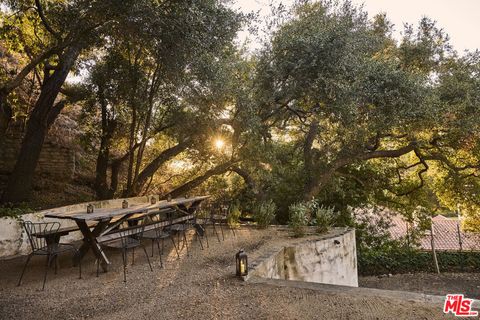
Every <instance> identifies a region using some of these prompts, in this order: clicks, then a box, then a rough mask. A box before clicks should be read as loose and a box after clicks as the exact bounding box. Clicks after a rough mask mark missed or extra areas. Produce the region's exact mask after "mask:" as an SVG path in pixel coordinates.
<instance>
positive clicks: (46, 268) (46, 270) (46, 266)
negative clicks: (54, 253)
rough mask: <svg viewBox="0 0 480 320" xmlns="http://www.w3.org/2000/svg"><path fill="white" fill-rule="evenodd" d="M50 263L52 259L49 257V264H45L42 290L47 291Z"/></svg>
mask: <svg viewBox="0 0 480 320" xmlns="http://www.w3.org/2000/svg"><path fill="white" fill-rule="evenodd" d="M50 262H52V257H51V256H50V254H49V255H47V263H46V264H45V274H44V275H43V286H42V290H45V282H46V281H47V273H48V267H49V266H50Z"/></svg>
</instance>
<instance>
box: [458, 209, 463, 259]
mask: <svg viewBox="0 0 480 320" xmlns="http://www.w3.org/2000/svg"><path fill="white" fill-rule="evenodd" d="M457 218H458V219H457V235H458V245H459V248H460V250H459V251H460V253H461V252H462V250H463V242H462V232H461V230H460V222H461V221H462V220H461V214H460V206H459V205H457Z"/></svg>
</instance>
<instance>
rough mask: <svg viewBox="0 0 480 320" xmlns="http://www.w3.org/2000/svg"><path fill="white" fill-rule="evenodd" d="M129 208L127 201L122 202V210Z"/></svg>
mask: <svg viewBox="0 0 480 320" xmlns="http://www.w3.org/2000/svg"><path fill="white" fill-rule="evenodd" d="M127 208H128V201H127V200H123V201H122V209H127Z"/></svg>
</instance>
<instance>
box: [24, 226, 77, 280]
mask: <svg viewBox="0 0 480 320" xmlns="http://www.w3.org/2000/svg"><path fill="white" fill-rule="evenodd" d="M23 227H24V229H25V231H26V233H27V236H28V240H29V242H30V246H31V248H32V252H31V253H30V254H29V255H28V257H27V261H26V262H25V265H24V266H23V270H22V274H21V275H20V279H19V280H18V284H17V286H20V284H21V283H22V278H23V275H24V273H25V269H26V268H27V265H28V263H29V262H30V259H31V258H32V256H34V255H39V256H46V257H47V259H46V264H45V273H44V276H43V286H42V290H45V282H46V280H47V273H48V268H49V266H50V265H51V263H52V262H53V261H55V274H57V268H58V254H60V253H63V252H68V251H73V252H74V253H77V252H78V250H77V248H75V246H73V245H71V244H66V243H60V242H59V240H60V239H59V238H60V236H59V229H60V223H58V222H40V223H34V222H31V221H25V222H23ZM78 268H79V273H80V274H79V279H81V278H82V264H81V262H80V263H79V264H78Z"/></svg>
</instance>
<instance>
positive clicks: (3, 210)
mask: <svg viewBox="0 0 480 320" xmlns="http://www.w3.org/2000/svg"><path fill="white" fill-rule="evenodd" d="M33 211H34V210H33V209H32V208H30V207H29V206H28V205H27V204H26V203H20V204H18V205H13V204H11V203H6V204H4V205H3V206H0V218H2V217H10V218H17V219H18V218H20V216H21V215H23V214H27V213H32V212H33Z"/></svg>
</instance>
